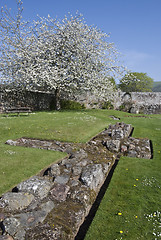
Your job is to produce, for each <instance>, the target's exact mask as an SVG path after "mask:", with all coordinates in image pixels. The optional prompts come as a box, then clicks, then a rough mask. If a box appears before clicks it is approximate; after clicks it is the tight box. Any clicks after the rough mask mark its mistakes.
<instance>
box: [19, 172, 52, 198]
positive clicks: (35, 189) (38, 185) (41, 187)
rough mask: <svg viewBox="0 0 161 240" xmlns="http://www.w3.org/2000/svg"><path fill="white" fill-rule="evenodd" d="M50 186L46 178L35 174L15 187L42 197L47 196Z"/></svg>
mask: <svg viewBox="0 0 161 240" xmlns="http://www.w3.org/2000/svg"><path fill="white" fill-rule="evenodd" d="M51 186H52V183H51V182H49V181H48V180H46V179H44V178H41V177H37V176H35V177H32V178H29V179H28V180H26V181H24V182H22V183H20V184H18V185H17V188H18V190H19V191H23V192H28V193H31V194H33V195H35V196H37V197H38V198H39V199H43V198H45V197H46V196H47V194H48V192H49V190H50V188H51Z"/></svg>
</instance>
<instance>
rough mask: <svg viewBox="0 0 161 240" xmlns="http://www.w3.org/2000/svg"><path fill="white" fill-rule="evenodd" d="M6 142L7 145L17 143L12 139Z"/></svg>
mask: <svg viewBox="0 0 161 240" xmlns="http://www.w3.org/2000/svg"><path fill="white" fill-rule="evenodd" d="M6 144H8V145H11V146H16V145H17V141H13V140H10V139H9V140H7V141H6Z"/></svg>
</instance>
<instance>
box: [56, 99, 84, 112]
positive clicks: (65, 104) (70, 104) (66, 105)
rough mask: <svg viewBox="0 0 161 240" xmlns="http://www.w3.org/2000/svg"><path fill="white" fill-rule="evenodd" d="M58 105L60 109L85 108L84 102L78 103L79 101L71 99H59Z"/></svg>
mask: <svg viewBox="0 0 161 240" xmlns="http://www.w3.org/2000/svg"><path fill="white" fill-rule="evenodd" d="M60 106H61V109H62V110H67V109H68V110H81V109H85V106H84V104H80V103H79V102H75V101H71V100H63V99H61V100H60Z"/></svg>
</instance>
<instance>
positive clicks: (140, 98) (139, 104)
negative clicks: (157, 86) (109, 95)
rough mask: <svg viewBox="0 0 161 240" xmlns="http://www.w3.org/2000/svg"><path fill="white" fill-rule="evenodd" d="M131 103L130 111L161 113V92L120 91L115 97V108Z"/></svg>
mask: <svg viewBox="0 0 161 240" xmlns="http://www.w3.org/2000/svg"><path fill="white" fill-rule="evenodd" d="M123 104H125V105H126V104H129V112H131V113H144V114H160V113H161V93H160V92H131V93H126V92H118V93H117V94H116V98H115V103H114V105H115V108H116V109H119V107H120V106H121V105H123Z"/></svg>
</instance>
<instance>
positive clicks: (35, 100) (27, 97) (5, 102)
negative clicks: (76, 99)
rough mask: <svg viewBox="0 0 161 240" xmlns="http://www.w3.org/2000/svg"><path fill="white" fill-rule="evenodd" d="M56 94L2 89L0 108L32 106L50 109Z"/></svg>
mask: <svg viewBox="0 0 161 240" xmlns="http://www.w3.org/2000/svg"><path fill="white" fill-rule="evenodd" d="M53 99H54V94H51V93H44V92H27V91H24V92H21V94H20V93H18V92H17V91H16V90H5V91H4V90H1V91H0V108H1V110H3V109H4V108H8V107H15V106H21V107H31V108H32V110H34V111H37V110H49V109H50V108H51V107H52V104H53Z"/></svg>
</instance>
